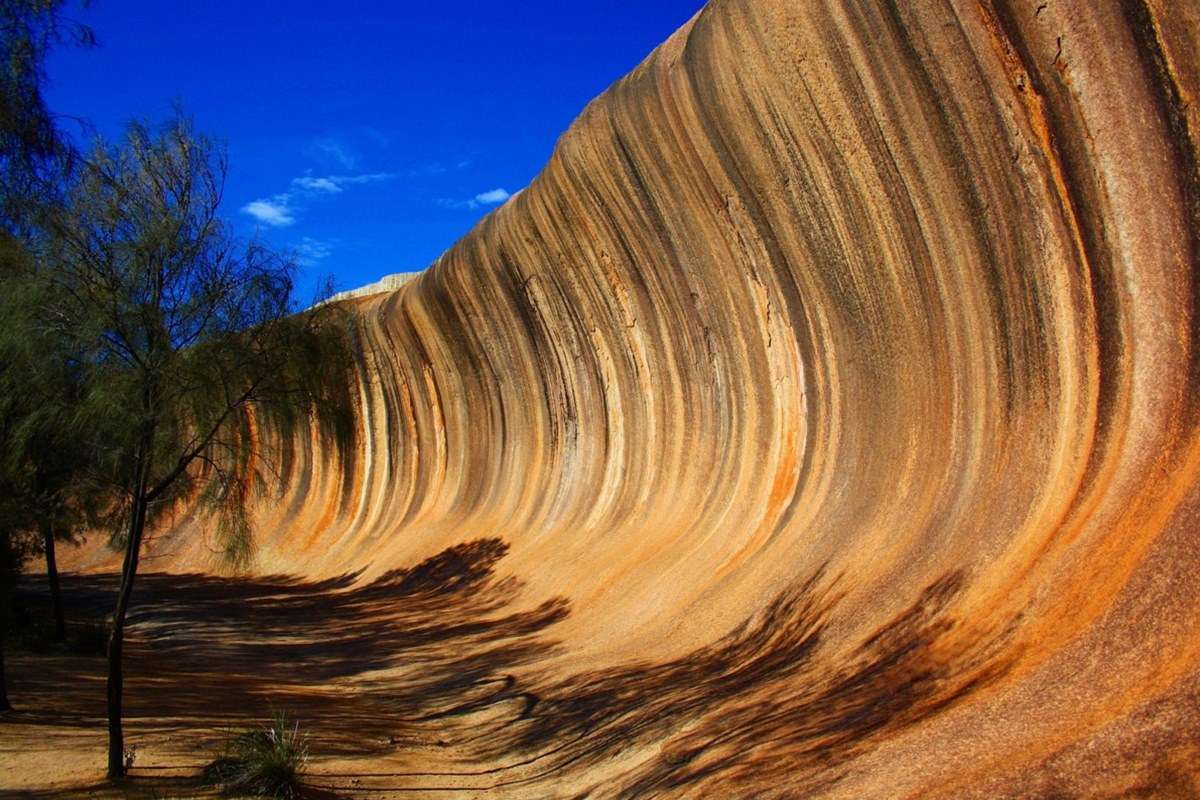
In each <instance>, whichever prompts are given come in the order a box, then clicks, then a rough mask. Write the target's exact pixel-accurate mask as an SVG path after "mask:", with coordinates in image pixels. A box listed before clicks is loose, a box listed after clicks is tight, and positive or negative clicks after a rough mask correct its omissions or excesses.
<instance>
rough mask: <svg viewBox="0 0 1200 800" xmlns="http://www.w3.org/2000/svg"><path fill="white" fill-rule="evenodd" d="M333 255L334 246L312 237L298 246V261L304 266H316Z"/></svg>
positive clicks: (308, 237)
mask: <svg viewBox="0 0 1200 800" xmlns="http://www.w3.org/2000/svg"><path fill="white" fill-rule="evenodd" d="M332 254H333V246H332V245H330V244H329V242H322V241H321V240H319V239H314V238H312V237H311V236H305V237H304V238H303V239H301V240H300V241H299V243H297V244H296V260H297V261H298V262H300V264H301V265H302V266H305V267H312V266H316V265H317V263H318V262H320V261H323V260H325V259H326V258H329V256H330V255H332Z"/></svg>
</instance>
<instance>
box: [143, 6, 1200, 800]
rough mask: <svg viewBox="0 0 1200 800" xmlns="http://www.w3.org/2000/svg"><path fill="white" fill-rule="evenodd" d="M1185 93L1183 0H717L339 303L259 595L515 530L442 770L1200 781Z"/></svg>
mask: <svg viewBox="0 0 1200 800" xmlns="http://www.w3.org/2000/svg"><path fill="white" fill-rule="evenodd" d="M1198 97H1200V6H1198V5H1197V4H1196V3H1194V2H1191V0H1184V1H1182V2H1177V1H1171V0H1122V1H1121V2H1117V1H1116V0H1112V1H1111V2H1109V1H1106V2H1096V1H1095V0H1044V2H1034V1H1033V0H1030V1H1029V2H1024V0H1022V1H1021V2H1017V0H1007V1H1004V0H978V1H976V0H963V2H950V1H949V0H946V1H944V2H941V1H935V0H929V2H898V1H895V0H877V1H875V2H849V1H839V2H794V1H790V0H713V2H711V3H710V4H709V5H708V7H707V8H705V9H704V10H703V11H702V12H701V13H700V14H699V15H697V17H696V18H695V19H693V20H692V21H691V22H690V23H689V24H688V25H687V26H685V27H684V28H683V29H682V30H680V31H679V32H678V33H676V34H675V35H674V36H673V37H672V38H671V39H670V40H669V41H667V42H666V43H665V44H663V45H662V46H661V47H660V48H659V49H658V50H657V51H655V52H654V53H653V54H652V55H651V56H650V57H649V58H648V59H647V60H646V61H645V62H644V63H643V64H642V65H641V66H639V67H638V68H637V69H636V70H634V72H632V73H631V74H630V75H629V76H628V77H626V78H624V79H623V80H621V81H620V82H618V83H617V84H615V85H614V86H613V87H612V88H611V89H610V90H609V91H607V92H606V93H605V94H604V95H603V96H602V97H600V98H599V99H597V100H596V101H594V102H593V103H592V104H591V105H589V106H588V108H587V109H586V110H585V111H584V113H583V114H582V115H581V117H580V118H579V119H578V121H577V122H576V123H575V124H574V125H573V126H572V127H571V129H570V131H569V132H568V133H567V134H565V135H564V136H563V138H562V140H561V142H560V143H559V146H558V148H557V150H556V152H555V154H554V156H553V158H552V159H551V161H550V163H549V164H548V165H547V167H546V169H545V171H544V172H543V173H542V174H541V175H540V176H539V177H538V178H537V179H536V180H535V181H534V182H533V183H532V184H531V185H530V186H529V187H528V188H527V189H526V190H525V191H523V192H521V193H520V195H518V196H517V197H515V198H514V199H512V200H510V201H509V202H508V203H507V204H506V205H504V206H503V207H502V208H500V209H498V210H497V211H496V212H494V213H493V214H491V215H490V216H488V217H487V218H486V219H485V220H484V221H483V222H482V223H481V224H480V225H479V226H478V227H477V228H476V229H475V230H474V231H472V232H471V233H470V234H469V235H468V236H467V237H466V238H465V239H463V240H462V241H461V242H459V243H458V244H457V245H456V246H455V247H454V248H452V249H451V250H450V251H448V252H447V253H446V254H445V255H444V256H443V257H442V258H440V259H439V260H438V261H437V263H435V264H434V265H433V266H432V267H431V268H430V269H429V270H427V271H426V272H424V273H423V274H421V276H420V277H419V278H417V279H416V280H414V281H413V282H411V283H409V284H407V285H405V286H404V287H402V288H401V289H400V290H399V291H396V292H393V293H387V294H378V295H373V296H371V297H366V298H361V299H357V300H355V301H353V302H354V303H355V304H356V306H355V308H356V309H357V311H358V313H359V314H361V318H362V320H363V326H364V330H365V341H366V343H367V347H366V350H365V353H364V356H363V361H362V368H361V401H362V415H361V424H362V427H363V431H364V434H365V435H364V439H363V441H364V444H363V446H362V448H361V450H360V451H359V452H356V453H355V454H354V455H353V458H352V459H351V466H350V467H349V468H347V469H341V468H339V467H337V466H335V463H336V460H335V459H333V458H332V456H331V455H330V454H329V453H328V452H327V451H325V450H323V449H321V447H320V446H318V445H317V444H316V443H315V442H300V443H297V446H296V447H295V448H294V451H292V452H290V453H289V456H290V457H289V459H288V461H287V463H286V465H285V469H284V475H285V477H286V487H287V488H286V490H285V492H284V493H283V495H282V496H281V497H280V498H278V499H275V500H272V501H271V502H269V503H266V504H264V507H263V509H262V514H261V517H260V519H259V544H260V548H261V550H260V555H259V563H258V569H260V570H261V571H262V572H264V573H283V572H286V573H294V574H299V575H304V576H309V577H312V578H324V577H332V576H337V575H342V574H345V573H350V572H358V571H361V573H360V574H359V575H358V579H359V580H360V581H361V582H364V583H369V582H372V581H378V580H379V579H382V580H384V581H385V582H386V580H387V577H386V574H387V573H388V572H389V571H391V570H394V569H397V568H404V567H411V566H412V565H413V564H416V563H418V562H420V561H421V560H422V559H425V558H427V557H429V556H432V555H434V554H436V553H439V552H440V551H443V550H445V549H446V548H449V547H452V546H455V545H459V544H461V543H464V542H467V541H471V540H476V539H480V538H483V537H498V538H499V539H501V540H503V544H504V545H507V546H508V547H509V548H510V549H509V551H508V554H507V555H506V556H505V557H504V558H503V560H500V561H499V562H498V563H497V564H496V566H495V570H496V573H497V575H498V576H501V577H502V576H512V577H515V578H516V579H519V580H520V581H522V582H523V584H524V585H523V588H522V590H521V592H520V594H519V595H515V594H514V599H512V601H511V605H512V607H513V608H514V609H523V610H524V611H523V612H522V613H526V612H527V613H534V612H535V611H537V609H539V608H540V609H543V610H546V609H550V608H551V607H553V609H554V610H553V611H552V613H551V612H547V613H550V615H551V617H553V619H550V618H549V617H543V618H539V619H541V622H545V623H547V625H548V627H547V628H546V630H545V633H544V636H545V638H546V640H547V641H553V642H558V646H557V647H555V648H553V649H542V650H538V651H537V654H536V657H532V656H531V657H530V658H528V659H524V660H522V659H515V660H512V661H510V662H509V664H508V666H506V667H505V668H504V673H503V674H497V673H496V672H494V671H489V670H491V667H490V666H489V663H490V662H489V661H488V657H487V654H486V653H485V654H483V655H481V656H480V658H479V659H478V660H477V661H474V662H472V665H473V666H472V667H471V669H474V670H475V671H474V672H472V671H471V670H470V669H467V668H465V667H464V668H463V670H465V671H464V672H462V674H463V675H466V678H465V679H464V682H462V683H461V684H459V685H458V687H457V688H456V691H458V692H460V693H461V694H462V696H464V697H469V698H472V699H471V700H470V701H469V702H468V705H470V707H469V708H456V709H455V713H468V712H469V713H470V714H475V715H477V716H476V717H473V718H472V719H473V720H474V721H473V722H472V725H473V726H474V728H472V729H473V730H476V731H478V737H479V738H477V739H476V740H470V741H474V742H475V743H474V744H467V743H464V744H462V745H461V746H462V747H463V748H464V750H462V751H461V752H463V753H467V754H468V755H467V756H464V758H468V760H469V759H471V758H473V759H476V760H477V763H479V764H481V765H483V766H481V767H478V769H483V770H489V769H492V770H497V771H496V772H495V773H488V774H486V775H485V774H484V773H479V774H480V775H481V776H482V777H477V778H475V779H474V780H476V781H477V782H476V783H471V784H466V785H467V786H468V788H469V787H472V786H473V787H477V788H486V787H499V788H497V789H496V791H501V792H502V791H509V792H511V793H513V794H515V795H519V796H529V797H562V796H573V795H575V794H580V795H581V794H582V793H583V792H584V791H585V790H589V789H590V790H591V791H592V792H593V793H592V794H591V795H588V796H592V797H610V796H611V797H616V796H622V797H632V796H638V797H650V796H656V797H657V796H691V797H751V796H753V797H775V796H779V797H796V796H805V797H807V796H813V795H822V796H823V795H829V796H840V797H923V798H924V797H935V796H946V797H980V798H983V797H988V798H991V797H1032V796H1044V797H1050V796H1055V797H1068V796H1089V797H1090V796H1139V797H1140V796H1146V797H1149V796H1156V797H1157V796H1180V797H1183V796H1196V795H1197V794H1200V777H1198V774H1197V771H1198V770H1200V568H1198V567H1200V527H1198V526H1200V481H1198V476H1200V437H1198V433H1200V391H1198V389H1200V316H1198V314H1200V306H1198V300H1200V287H1198V281H1200V168H1198V158H1200V146H1198V144H1200V105H1198V103H1197V98H1198ZM192 527H193V523H192V521H190V520H187V519H184V520H181V521H180V523H179V525H178V526H177V528H176V529H175V530H174V531H172V532H169V533H166V534H164V535H163V536H162V537H161V538H160V539H159V541H158V542H157V544H156V547H158V548H159V549H158V551H157V552H160V553H162V554H163V555H162V556H161V557H160V558H159V559H158V560H157V561H153V560H152V561H151V562H150V563H151V564H152V565H155V566H157V567H158V568H170V569H175V570H188V569H195V568H197V567H207V566H211V554H210V550H209V548H208V547H207V546H206V545H205V543H204V541H203V539H202V538H199V537H194V536H193V537H190V538H189V537H188V536H186V535H184V534H185V533H190V532H191V531H192ZM490 547H491V548H492V549H490V550H488V551H487V554H486V555H487V558H485V561H486V563H487V564H488V565H491V564H492V563H495V558H496V557H498V555H497V554H503V545H500V544H493V545H491V546H490ZM485 549H487V548H486V547H485ZM471 557H472V556H470V555H469V553H468V551H467V550H460V551H453V552H452V553H451V557H450V562H453V563H459V561H462V562H464V563H465V561H469V560H470V558H471ZM455 559H459V561H455ZM489 559H490V560H489ZM450 562H446V563H450ZM438 564H441V565H442V566H444V564H442V562H437V564H435V566H437V565H438ZM442 566H437V569H434V573H436V574H437V575H443V573H442V572H438V571H437V570H439V569H442ZM151 568H154V566H152V567H151ZM403 574H407V575H409V577H407V578H405V579H404V580H408V581H410V582H411V581H413V580H416V579H415V578H412V577H411V575H412V574H414V573H411V572H410V573H403ZM422 574H423V573H422ZM431 574H433V573H431ZM501 577H498V578H497V580H501ZM382 585H386V583H385V584H382ZM406 585H408V584H406ZM409 589H412V586H411V585H409ZM405 591H408V590H407V589H406V590H405ZM457 596H458V595H457V594H455V593H454V591H449V592H448V594H447V595H446V599H445V603H446V606H447V607H452V606H453V604H454V603H455V602H458V601H456V600H455V599H454V598H455V597H457ZM559 597H561V598H565V599H566V601H567V602H568V603H569V607H568V606H567V605H566V603H562V604H560V605H558V606H554V605H553V604H554V602H555V601H554V600H553V598H559ZM398 602H401V601H398ZM544 604H550V605H544ZM495 613H496V614H502V613H506V612H500V611H496V612H495ZM505 619H510V618H505ZM512 619H515V617H514V618H512ZM550 623H552V624H550ZM331 624H336V622H331ZM538 624H539V625H540V624H541V623H538ZM531 630H532V629H531ZM527 633H529V631H525V632H523V633H521V634H520V635H521V636H525V635H526V634H527ZM504 635H505V636H510V635H511V636H516V635H517V634H516V633H511V632H510V633H506V634H504ZM500 646H501V645H500V644H496V647H497V648H499V647H500ZM488 652H489V653H490V652H493V651H488ZM496 686H499V687H501V688H499V689H496V688H495V687H496ZM463 687H466V688H463ZM485 687H491V688H487V689H486V691H485ZM435 693H436V692H435V690H434V689H433V688H430V689H429V696H430V697H432V696H433V694H435ZM464 702H466V701H464ZM447 703H449V701H447ZM451 706H452V704H449V705H447V706H446V707H447V708H451ZM478 715H482V716H478ZM463 741H464V742H467V741H468V739H464V740H463ZM462 771H463V772H464V773H465V772H469V771H470V767H469V766H464V767H463V768H462ZM443 782H444V781H443Z"/></svg>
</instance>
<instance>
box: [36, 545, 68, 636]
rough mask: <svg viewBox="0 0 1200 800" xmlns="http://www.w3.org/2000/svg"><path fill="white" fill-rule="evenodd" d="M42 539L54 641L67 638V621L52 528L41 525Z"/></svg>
mask: <svg viewBox="0 0 1200 800" xmlns="http://www.w3.org/2000/svg"><path fill="white" fill-rule="evenodd" d="M42 539H43V542H44V544H45V549H46V578H47V580H48V581H49V583H50V604H51V605H52V606H53V607H54V641H56V642H62V641H65V640H66V638H67V620H66V617H65V615H64V614H63V601H62V589H61V588H60V587H59V584H58V561H57V559H56V558H55V554H54V528H53V527H52V526H51V525H50V523H49V522H43V523H42Z"/></svg>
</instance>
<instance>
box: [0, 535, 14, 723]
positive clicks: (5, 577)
mask: <svg viewBox="0 0 1200 800" xmlns="http://www.w3.org/2000/svg"><path fill="white" fill-rule="evenodd" d="M8 537H9V532H8V531H7V530H0V713H5V712H8V711H12V704H11V703H9V702H8V677H7V676H6V675H5V674H4V651H5V649H6V648H7V646H8V619H9V615H10V614H11V612H12V588H13V583H14V582H15V580H16V575H15V574H14V571H15V568H16V564H15V563H14V559H13V557H12V545H11V542H10V541H9V538H8Z"/></svg>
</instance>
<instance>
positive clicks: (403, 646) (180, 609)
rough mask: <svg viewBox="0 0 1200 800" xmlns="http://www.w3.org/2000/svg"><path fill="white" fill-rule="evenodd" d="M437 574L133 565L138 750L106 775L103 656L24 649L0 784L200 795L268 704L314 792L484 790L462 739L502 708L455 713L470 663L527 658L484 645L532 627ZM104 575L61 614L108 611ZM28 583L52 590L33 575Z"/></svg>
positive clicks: (131, 729) (12, 791)
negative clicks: (304, 736)
mask: <svg viewBox="0 0 1200 800" xmlns="http://www.w3.org/2000/svg"><path fill="white" fill-rule="evenodd" d="M410 575H411V573H410ZM431 580H432V581H433V582H432V583H429V584H427V585H423V586H419V585H417V582H414V581H412V580H410V582H409V585H407V586H405V585H394V586H392V587H391V588H392V590H393V591H392V592H390V594H391V595H392V597H390V598H389V597H388V596H387V594H386V593H381V592H379V591H377V590H376V591H372V590H371V588H370V587H368V588H365V589H358V590H355V589H352V588H348V587H347V585H346V583H347V582H346V581H329V582H325V583H319V584H314V583H305V582H301V581H294V580H284V579H278V580H270V579H268V580H262V581H245V580H242V581H239V580H230V579H223V578H212V577H202V576H170V575H161V574H159V575H147V576H143V577H142V578H141V579H140V583H139V586H138V589H137V591H136V594H135V605H134V610H133V612H132V616H131V619H132V622H133V624H132V627H131V630H130V636H129V646H128V651H127V670H128V676H127V681H126V691H125V697H126V703H127V709H126V736H127V740H128V742H129V744H130V745H131V746H132V747H134V748H136V760H135V763H134V767H133V769H132V771H131V773H130V780H129V782H128V785H127V786H125V787H121V788H114V787H111V786H109V785H108V784H107V783H106V782H105V781H104V778H103V773H104V758H105V747H106V728H105V724H106V723H105V702H104V696H105V660H104V658H103V657H97V656H74V655H62V654H53V655H34V654H30V653H21V652H18V653H15V654H13V655H12V656H10V662H9V664H10V682H11V691H10V694H11V698H12V700H13V703H14V705H15V706H17V707H18V711H17V712H16V713H14V714H12V715H10V716H8V717H6V718H4V719H3V721H2V722H0V762H2V763H3V765H4V768H3V769H0V795H3V796H5V797H9V796H12V797H28V798H38V797H47V798H48V797H122V796H130V797H159V796H162V797H174V796H192V795H197V794H205V792H204V790H203V789H202V788H201V787H200V786H199V785H198V783H197V781H196V777H197V776H198V774H199V772H200V771H201V770H202V768H203V767H204V765H205V764H206V763H207V762H208V761H209V760H211V759H212V758H213V757H214V755H215V754H216V753H217V750H218V747H219V743H220V741H221V739H222V738H223V736H224V735H226V733H227V732H228V731H229V730H232V729H240V728H244V727H246V726H251V725H254V724H257V723H258V722H261V721H262V720H264V719H265V718H267V717H269V715H270V713H271V711H272V710H273V709H282V710H285V711H287V712H288V713H289V714H290V715H291V716H292V717H293V718H294V719H296V720H298V721H300V723H301V725H302V727H303V729H304V730H306V731H307V732H308V733H309V735H310V742H311V752H312V762H311V764H310V778H309V780H308V783H309V785H310V789H311V794H312V796H314V797H362V796H372V797H391V796H396V797H404V796H415V795H416V794H417V793H419V794H420V796H423V797H431V796H432V797H439V796H444V794H446V793H443V792H440V791H438V787H439V786H441V787H444V788H446V789H447V790H452V791H450V792H449V793H450V794H453V795H455V796H463V794H466V795H467V796H470V795H471V794H473V793H474V792H473V789H483V788H486V787H490V786H492V785H494V784H495V783H497V780H496V778H495V777H494V776H489V775H484V776H470V775H467V774H465V773H467V772H469V771H471V769H472V768H473V769H474V770H478V769H479V764H478V763H477V762H476V763H474V764H468V763H467V759H468V755H467V752H466V749H465V748H464V747H463V746H462V740H464V739H469V738H470V736H471V732H472V730H473V729H474V727H475V723H476V722H479V721H481V718H482V717H487V718H494V717H495V715H496V714H497V713H498V712H497V710H496V709H494V708H492V709H488V710H486V711H485V712H483V713H482V714H479V713H476V712H475V711H474V710H472V709H464V708H457V709H456V708H454V706H457V705H459V704H460V702H461V701H463V700H470V699H471V698H472V697H477V696H478V695H479V688H480V687H479V686H478V685H477V682H478V675H479V673H480V668H479V666H478V665H479V664H481V663H483V662H486V663H487V664H488V668H487V672H488V673H492V672H494V671H495V670H497V669H502V668H503V666H504V664H505V662H506V661H508V662H514V661H516V660H519V659H521V658H522V649H521V647H520V646H519V645H517V646H515V647H512V646H510V647H504V648H500V649H498V650H497V649H496V648H493V647H492V646H491V644H490V643H492V642H494V641H496V640H497V637H498V636H501V635H502V636H503V637H504V638H505V639H506V640H508V641H509V643H510V645H512V644H515V643H519V642H520V641H521V636H522V634H523V631H516V630H514V629H513V626H514V625H517V624H524V623H526V622H528V620H527V619H524V618H522V617H519V616H517V617H514V616H506V615H499V616H493V615H492V612H493V611H495V610H497V607H496V604H495V603H494V599H495V598H494V597H493V598H492V602H486V600H487V598H488V597H489V596H490V595H493V594H494V589H495V587H494V586H492V587H491V588H486V582H481V581H479V580H475V579H473V578H471V577H470V576H468V577H466V578H464V576H463V574H461V573H455V574H450V573H447V574H443V575H440V576H437V575H435V576H433V577H432V579H431ZM457 582H461V585H457V586H454V587H452V586H450V585H449V584H453V583H457ZM400 583H401V584H403V581H401V582H400ZM114 586H115V576H112V575H103V576H82V575H68V576H65V577H64V589H65V592H66V596H67V601H68V609H69V615H72V616H79V615H80V614H81V613H85V612H86V613H89V614H90V613H92V612H93V611H95V610H97V609H103V608H107V606H108V604H109V603H110V601H111V597H112V589H113V587H114ZM22 594H23V596H24V599H25V600H26V602H30V603H34V604H40V603H41V602H42V601H44V592H43V591H42V590H41V589H40V587H38V586H37V585H36V584H34V583H32V582H27V583H26V586H25V587H24V588H23V589H22ZM330 620H334V622H330ZM536 628H537V625H536V624H535V625H534V626H533V628H532V629H536ZM527 644H528V645H529V647H530V648H531V650H530V651H532V647H533V643H532V642H528V643H527ZM489 650H492V651H494V652H493V653H492V655H491V656H488V655H487V654H488V651H489ZM481 656H482V661H481ZM473 665H474V666H473ZM473 684H476V685H474V686H472V685H473ZM405 687H407V688H405ZM501 705H503V704H501ZM447 711H449V712H452V713H450V714H447V715H445V716H442V715H441V712H447ZM471 752H476V751H475V750H472V751H471Z"/></svg>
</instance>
